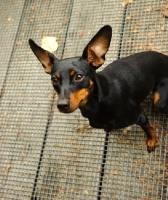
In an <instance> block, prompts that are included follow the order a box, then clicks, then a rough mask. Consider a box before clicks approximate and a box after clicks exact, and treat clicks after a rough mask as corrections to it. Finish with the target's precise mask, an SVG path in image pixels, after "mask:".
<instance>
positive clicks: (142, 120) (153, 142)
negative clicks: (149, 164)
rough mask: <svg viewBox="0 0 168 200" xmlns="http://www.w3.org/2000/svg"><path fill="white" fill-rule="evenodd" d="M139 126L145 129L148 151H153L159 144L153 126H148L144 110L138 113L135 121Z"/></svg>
mask: <svg viewBox="0 0 168 200" xmlns="http://www.w3.org/2000/svg"><path fill="white" fill-rule="evenodd" d="M136 124H138V125H139V126H141V128H142V129H143V130H144V131H145V133H146V136H147V140H146V144H147V150H148V152H149V153H150V152H151V151H154V150H155V148H156V147H157V146H159V138H158V137H157V136H156V133H155V132H154V130H153V128H152V127H151V126H150V124H149V121H148V118H147V116H146V115H145V113H144V111H142V112H141V114H140V115H139V118H138V121H137V123H136Z"/></svg>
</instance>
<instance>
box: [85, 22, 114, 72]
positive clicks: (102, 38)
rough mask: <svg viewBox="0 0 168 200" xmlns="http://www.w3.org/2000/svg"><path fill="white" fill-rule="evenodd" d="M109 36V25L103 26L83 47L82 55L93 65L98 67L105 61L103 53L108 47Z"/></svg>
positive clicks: (110, 31) (110, 35) (110, 30)
mask: <svg viewBox="0 0 168 200" xmlns="http://www.w3.org/2000/svg"><path fill="white" fill-rule="evenodd" d="M111 37H112V28H111V26H109V25H106V26H103V27H102V28H101V29H100V30H99V31H98V32H97V34H96V35H95V36H94V37H93V38H92V39H91V41H90V42H89V43H88V45H87V46H86V47H85V49H84V51H83V55H82V57H83V58H84V59H85V60H86V61H87V62H88V63H89V64H92V65H93V66H94V67H96V68H98V67H100V66H101V65H102V64H103V63H104V61H105V54H106V52H107V51H108V49H109V46H110V42H111Z"/></svg>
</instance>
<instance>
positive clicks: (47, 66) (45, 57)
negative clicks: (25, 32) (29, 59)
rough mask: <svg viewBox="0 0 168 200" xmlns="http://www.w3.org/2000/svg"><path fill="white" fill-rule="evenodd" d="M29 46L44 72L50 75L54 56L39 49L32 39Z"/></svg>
mask: <svg viewBox="0 0 168 200" xmlns="http://www.w3.org/2000/svg"><path fill="white" fill-rule="evenodd" d="M29 45H30V48H31V50H32V51H33V53H34V54H35V56H36V57H37V58H38V60H39V61H40V62H41V64H42V65H43V67H44V71H45V72H46V73H47V74H50V73H51V71H52V68H53V66H54V59H56V57H55V56H54V54H52V53H50V52H49V51H46V50H44V49H42V48H41V47H39V46H38V45H37V44H36V43H35V42H34V41H33V40H32V39H29Z"/></svg>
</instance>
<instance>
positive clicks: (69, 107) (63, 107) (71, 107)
mask: <svg viewBox="0 0 168 200" xmlns="http://www.w3.org/2000/svg"><path fill="white" fill-rule="evenodd" d="M67 102H68V103H60V102H59V103H57V108H58V110H59V112H61V113H72V112H74V111H75V110H76V109H77V108H79V107H81V106H84V105H85V103H86V100H85V99H81V100H80V101H79V99H73V101H67Z"/></svg>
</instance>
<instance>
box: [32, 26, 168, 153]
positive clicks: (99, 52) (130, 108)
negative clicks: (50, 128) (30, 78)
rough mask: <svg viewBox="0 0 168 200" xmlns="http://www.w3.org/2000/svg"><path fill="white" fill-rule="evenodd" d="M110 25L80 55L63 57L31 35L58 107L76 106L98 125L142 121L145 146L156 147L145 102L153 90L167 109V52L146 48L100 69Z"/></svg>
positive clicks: (108, 126) (106, 127)
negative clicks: (58, 56)
mask: <svg viewBox="0 0 168 200" xmlns="http://www.w3.org/2000/svg"><path fill="white" fill-rule="evenodd" d="M111 37H112V28H111V27H110V26H109V25H106V26H104V27H102V28H101V29H100V30H99V31H98V32H97V34H96V35H95V36H94V37H93V38H92V39H91V41H90V42H89V43H88V44H87V46H86V47H85V48H84V50H83V54H82V56H81V57H74V58H67V59H63V60H59V59H58V58H56V57H55V55H54V54H53V53H51V52H48V51H46V50H44V49H42V48H41V47H39V46H38V45H37V44H36V43H35V42H34V41H33V40H31V39H30V40H29V44H30V47H31V49H32V51H33V52H34V54H35V55H36V57H37V58H38V60H39V61H40V62H41V64H42V66H43V67H44V70H45V72H46V73H48V74H50V75H51V82H52V85H53V87H54V90H55V91H56V93H57V94H58V101H57V107H58V110H59V111H60V112H63V113H71V112H73V111H75V110H76V109H77V108H79V109H80V110H81V113H82V115H83V116H84V117H86V118H88V120H89V123H90V125H91V126H92V127H94V128H103V129H104V130H105V131H107V132H109V131H111V130H112V129H119V128H124V127H127V126H129V125H132V124H138V125H139V126H141V128H142V129H143V130H144V131H145V133H146V136H147V140H146V143H147V150H148V152H151V151H154V149H155V147H156V146H158V145H159V139H158V137H157V136H156V134H155V132H154V130H153V128H152V127H151V125H150V124H149V121H148V119H147V116H146V115H145V113H144V111H143V108H142V106H141V103H142V102H143V101H144V99H145V98H146V97H147V95H148V94H149V93H150V92H151V91H153V94H154V105H155V107H156V108H157V109H158V110H160V111H161V112H163V113H165V114H168V57H167V56H166V55H163V54H161V53H158V52H154V51H146V52H141V53H136V54H134V55H131V56H128V57H125V58H122V59H119V60H116V61H114V62H113V63H111V64H109V65H108V66H107V67H106V68H105V69H103V70H102V71H101V72H97V73H96V69H98V68H99V67H100V66H101V65H102V64H103V63H104V61H105V54H106V52H107V51H108V49H109V46H110V42H111Z"/></svg>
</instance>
